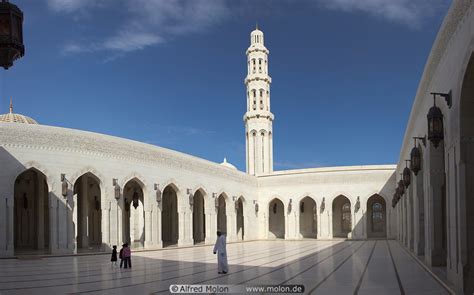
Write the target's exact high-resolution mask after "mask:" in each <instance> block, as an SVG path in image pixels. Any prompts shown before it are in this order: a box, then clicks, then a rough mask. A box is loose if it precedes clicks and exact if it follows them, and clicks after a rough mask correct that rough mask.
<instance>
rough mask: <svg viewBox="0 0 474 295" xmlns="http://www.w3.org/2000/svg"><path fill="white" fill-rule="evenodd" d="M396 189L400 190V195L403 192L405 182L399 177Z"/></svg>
mask: <svg viewBox="0 0 474 295" xmlns="http://www.w3.org/2000/svg"><path fill="white" fill-rule="evenodd" d="M398 191H399V192H400V196H403V195H404V194H405V183H404V182H403V180H401V179H400V181H398Z"/></svg>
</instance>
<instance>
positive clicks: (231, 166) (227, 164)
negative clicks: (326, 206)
mask: <svg viewBox="0 0 474 295" xmlns="http://www.w3.org/2000/svg"><path fill="white" fill-rule="evenodd" d="M221 165H222V166H224V167H227V168H230V169H234V170H237V167H235V166H234V165H232V164H231V163H229V162H227V159H226V158H224V162H222V163H221Z"/></svg>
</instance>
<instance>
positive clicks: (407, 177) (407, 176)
mask: <svg viewBox="0 0 474 295" xmlns="http://www.w3.org/2000/svg"><path fill="white" fill-rule="evenodd" d="M408 162H410V160H405V169H403V184H405V188H408V187H409V186H410V184H411V171H410V168H408Z"/></svg>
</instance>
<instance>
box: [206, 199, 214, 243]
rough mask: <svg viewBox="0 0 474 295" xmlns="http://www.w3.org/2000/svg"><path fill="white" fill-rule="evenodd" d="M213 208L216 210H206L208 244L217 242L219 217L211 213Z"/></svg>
mask: <svg viewBox="0 0 474 295" xmlns="http://www.w3.org/2000/svg"><path fill="white" fill-rule="evenodd" d="M208 208H209V207H208ZM211 210H215V209H214V208H211V209H208V210H206V212H205V214H206V239H205V243H206V244H211V243H214V242H215V237H216V231H217V223H216V219H217V217H216V216H215V214H212V213H211Z"/></svg>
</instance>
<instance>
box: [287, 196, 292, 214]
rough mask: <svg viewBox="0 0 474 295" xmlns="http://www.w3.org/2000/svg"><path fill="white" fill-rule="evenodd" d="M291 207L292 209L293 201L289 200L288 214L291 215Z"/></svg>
mask: <svg viewBox="0 0 474 295" xmlns="http://www.w3.org/2000/svg"><path fill="white" fill-rule="evenodd" d="M292 207H293V200H292V199H290V202H289V203H288V213H291V209H292Z"/></svg>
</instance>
